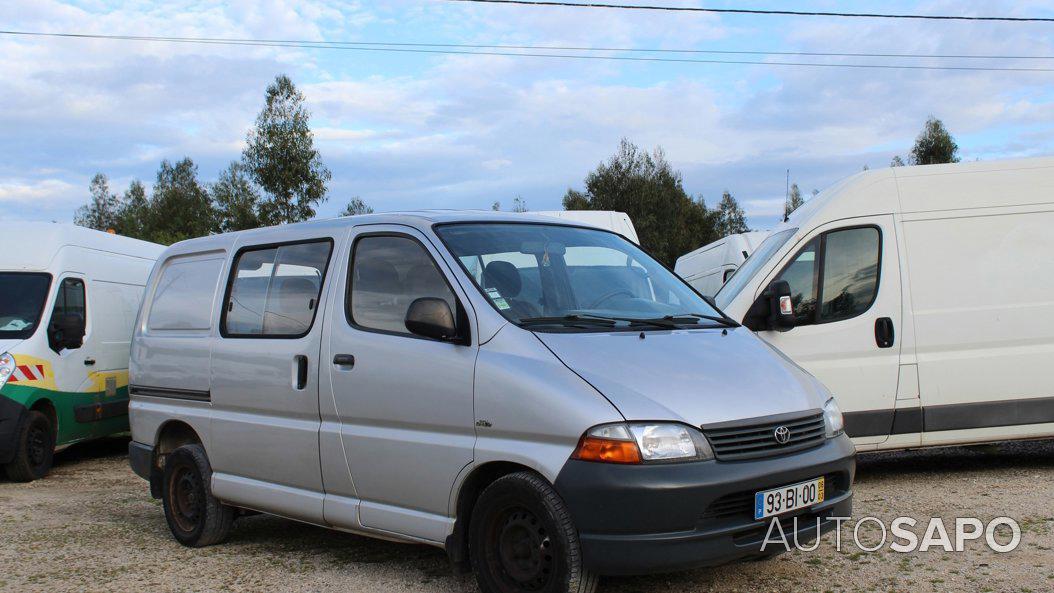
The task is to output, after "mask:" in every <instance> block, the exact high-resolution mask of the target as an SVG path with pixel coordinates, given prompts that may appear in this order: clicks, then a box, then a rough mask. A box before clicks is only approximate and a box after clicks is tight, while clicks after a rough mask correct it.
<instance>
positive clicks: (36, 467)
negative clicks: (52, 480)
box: [4, 411, 55, 482]
mask: <svg viewBox="0 0 1054 593" xmlns="http://www.w3.org/2000/svg"><path fill="white" fill-rule="evenodd" d="M17 439H18V441H17V449H16V451H15V458H14V459H13V460H12V461H11V463H8V464H7V466H6V467H5V468H4V469H5V470H6V471H7V477H9V478H11V479H12V480H14V481H16V482H32V481H33V480H39V479H40V478H43V477H44V476H46V475H48V472H49V471H51V462H52V461H53V460H54V458H55V429H54V427H53V426H52V424H51V420H49V419H48V417H47V416H45V415H44V414H41V413H40V412H36V411H30V412H27V413H26V415H25V416H23V418H22V424H21V425H20V426H19V431H18V436H17Z"/></svg>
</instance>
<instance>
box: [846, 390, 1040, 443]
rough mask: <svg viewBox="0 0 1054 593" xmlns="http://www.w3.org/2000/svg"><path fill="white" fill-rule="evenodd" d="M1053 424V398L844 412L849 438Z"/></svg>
mask: <svg viewBox="0 0 1054 593" xmlns="http://www.w3.org/2000/svg"><path fill="white" fill-rule="evenodd" d="M1046 423H1054V397H1035V398H1027V399H1013V400H1005V401H996V402H978V403H970V404H947V405H941V406H926V407H923V408H901V409H899V410H868V411H863V412H846V414H845V431H846V433H847V434H848V435H849V436H851V437H871V436H884V435H894V434H912V433H918V432H940V431H943V430H967V429H971V428H996V427H1000V426H1023V425H1027V424H1046Z"/></svg>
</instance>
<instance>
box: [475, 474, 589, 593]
mask: <svg viewBox="0 0 1054 593" xmlns="http://www.w3.org/2000/svg"><path fill="white" fill-rule="evenodd" d="M469 552H470V556H471V559H472V568H473V570H474V571H475V573H476V581H477V582H478V583H479V587H480V589H481V590H482V591H483V592H484V593H521V592H527V591H532V592H542V593H592V592H593V591H595V590H596V587H597V580H598V578H597V576H596V575H594V574H592V573H590V572H588V571H586V570H585V569H584V568H583V567H582V554H581V550H580V548H579V544H578V531H577V530H576V529H575V526H574V523H573V521H572V520H571V514H570V512H568V510H567V507H566V506H565V505H564V502H563V500H561V499H560V496H559V495H558V494H557V493H556V491H555V490H553V487H552V486H550V485H549V483H548V482H546V481H545V480H544V479H542V478H541V476H538V475H537V474H534V473H532V472H518V473H515V474H509V475H507V476H504V477H502V478H499V479H498V480H495V481H494V483H492V484H491V485H490V486H488V487H487V488H486V490H484V491H483V493H482V494H481V495H480V497H479V501H478V502H477V503H476V506H475V508H474V509H473V511H472V520H471V523H470V527H469Z"/></svg>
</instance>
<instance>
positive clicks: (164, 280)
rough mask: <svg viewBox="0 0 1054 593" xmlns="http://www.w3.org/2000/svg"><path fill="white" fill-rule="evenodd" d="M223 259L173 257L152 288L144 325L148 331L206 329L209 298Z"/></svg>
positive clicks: (210, 299) (214, 286)
mask: <svg viewBox="0 0 1054 593" xmlns="http://www.w3.org/2000/svg"><path fill="white" fill-rule="evenodd" d="M222 267H223V260H222V259H219V258H212V259H191V260H183V261H179V260H173V261H170V262H169V263H168V265H167V266H165V270H164V272H162V273H161V279H160V280H159V281H158V283H157V288H156V289H154V300H153V302H152V303H151V305H150V318H149V320H148V321H147V328H148V329H150V330H151V331H186V330H208V329H209V324H210V322H211V321H212V299H213V297H214V296H215V294H216V282H217V280H219V275H220V269H221V268H222Z"/></svg>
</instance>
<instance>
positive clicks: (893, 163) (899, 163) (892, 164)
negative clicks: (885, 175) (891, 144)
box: [889, 154, 904, 167]
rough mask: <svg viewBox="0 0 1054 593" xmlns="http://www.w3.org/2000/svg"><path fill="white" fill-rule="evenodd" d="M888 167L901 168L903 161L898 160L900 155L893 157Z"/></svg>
mask: <svg viewBox="0 0 1054 593" xmlns="http://www.w3.org/2000/svg"><path fill="white" fill-rule="evenodd" d="M889 166H890V167H903V166H904V159H902V158H900V155H899V154H898V155H896V156H894V157H893V160H892V161H890V162H889Z"/></svg>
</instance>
